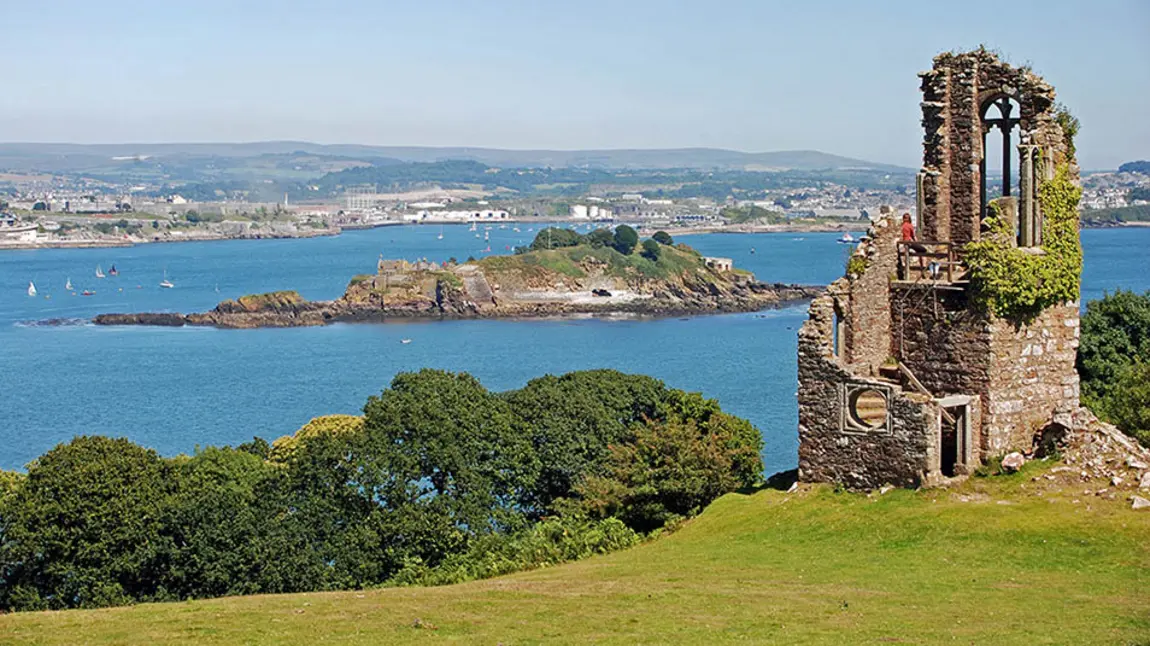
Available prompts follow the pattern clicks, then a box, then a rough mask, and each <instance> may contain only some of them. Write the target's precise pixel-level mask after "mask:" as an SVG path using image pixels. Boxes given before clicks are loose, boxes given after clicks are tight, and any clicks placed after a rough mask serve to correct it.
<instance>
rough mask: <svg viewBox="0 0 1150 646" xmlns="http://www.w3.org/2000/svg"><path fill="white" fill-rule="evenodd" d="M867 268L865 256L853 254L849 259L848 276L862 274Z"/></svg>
mask: <svg viewBox="0 0 1150 646" xmlns="http://www.w3.org/2000/svg"><path fill="white" fill-rule="evenodd" d="M866 268H867V260H866V257H865V256H860V255H858V254H851V257H850V258H848V259H847V276H852V275H853V276H862V275H863V272H865V271H866Z"/></svg>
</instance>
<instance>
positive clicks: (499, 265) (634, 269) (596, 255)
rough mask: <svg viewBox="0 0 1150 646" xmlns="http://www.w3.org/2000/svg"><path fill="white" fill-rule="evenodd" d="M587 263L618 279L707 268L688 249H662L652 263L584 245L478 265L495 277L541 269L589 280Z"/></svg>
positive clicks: (488, 260)
mask: <svg viewBox="0 0 1150 646" xmlns="http://www.w3.org/2000/svg"><path fill="white" fill-rule="evenodd" d="M588 260H590V262H591V263H593V264H595V265H598V266H600V267H602V268H603V273H604V274H606V275H608V276H614V277H618V278H653V279H665V278H671V277H674V276H678V275H679V274H682V273H683V272H685V271H688V270H692V269H704V268H705V267H706V265H705V264H704V262H703V256H702V255H700V254H699V252H697V251H695V250H694V249H691V248H690V247H687V246H685V245H680V246H678V247H669V246H663V247H661V249H660V254H659V258H658V259H657V260H650V259H648V258H645V257H643V256H642V255H641V254H640V253H639V251H638V250H636V251H635V252H634V253H632V254H629V255H623V254H621V253H619V252H618V251H615V250H614V249H612V248H610V247H599V248H594V247H592V246H590V245H585V244H583V245H578V246H574V247H560V248H558V249H546V250H538V251H529V252H527V253H525V254H519V255H514V256H488V257H486V258H483V259H482V260H480V261H479V266H480V267H483V269H484V270H486V271H491V272H493V273H496V274H498V273H500V272H512V273H526V274H534V273H539V271H537V270H536V268H538V269H539V270H549V271H553V272H557V273H560V274H563V275H565V276H570V277H572V278H583V277H585V276H587V272H586V271H584V269H583V267H582V266H581V265H582V264H584V263H586V262H588Z"/></svg>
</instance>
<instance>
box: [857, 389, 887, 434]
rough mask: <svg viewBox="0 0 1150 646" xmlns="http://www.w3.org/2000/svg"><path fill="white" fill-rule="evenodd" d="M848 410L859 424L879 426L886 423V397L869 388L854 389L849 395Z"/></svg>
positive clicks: (870, 426) (869, 427)
mask: <svg viewBox="0 0 1150 646" xmlns="http://www.w3.org/2000/svg"><path fill="white" fill-rule="evenodd" d="M850 412H851V417H852V418H854V422H855V423H856V424H858V425H859V426H865V427H866V428H868V429H874V428H879V427H881V426H883V425H885V424H886V397H884V396H883V394H882V393H880V392H879V391H877V390H872V389H869V388H868V389H866V390H859V391H855V393H854V394H853V395H852V396H851V406H850Z"/></svg>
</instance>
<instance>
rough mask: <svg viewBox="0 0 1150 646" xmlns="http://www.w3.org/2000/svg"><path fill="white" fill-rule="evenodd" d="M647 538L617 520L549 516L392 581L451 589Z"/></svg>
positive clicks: (416, 564) (413, 565)
mask: <svg viewBox="0 0 1150 646" xmlns="http://www.w3.org/2000/svg"><path fill="white" fill-rule="evenodd" d="M641 540H642V537H641V536H640V535H639V534H638V533H636V532H635V531H634V530H633V529H631V528H629V527H627V526H626V525H625V524H623V522H622V521H620V520H619V519H617V518H605V519H602V520H589V519H586V518H579V517H562V518H548V519H545V520H542V521H540V522H538V523H535V524H534V525H532V526H531V527H530V528H528V529H526V530H523V531H521V532H518V533H515V534H511V535H490V536H485V537H483V538H480V539H478V540H476V541H474V542H472V544H471V545H470V547H469V548H468V550H467V551H466V552H461V553H457V554H452V555H450V556H448V557H447V558H446V559H444V561H443V562H442V563H440V564H439V565H437V566H435V567H428V566H427V565H426V564H424V563H423V562H422V561H419V560H412V561H409V562H408V563H406V564H404V568H403V569H402V570H400V571H399V572H398V573H397V574H396V575H395V577H393V578H392V579H391V580H390V581H389V582H388V583H389V584H392V585H449V584H453V583H463V582H464V581H473V580H475V579H485V578H489V577H493V576H499V575H501V574H510V573H512V572H521V571H523V570H533V569H537V568H541V567H547V566H551V565H558V564H560V563H564V562H566V561H575V560H578V559H582V558H587V557H588V556H593V555H595V554H607V553H610V552H615V551H618V550H622V549H626V548H628V547H633V546H635V545H637V544H639V542H640V541H641Z"/></svg>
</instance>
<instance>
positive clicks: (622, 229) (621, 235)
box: [614, 224, 639, 256]
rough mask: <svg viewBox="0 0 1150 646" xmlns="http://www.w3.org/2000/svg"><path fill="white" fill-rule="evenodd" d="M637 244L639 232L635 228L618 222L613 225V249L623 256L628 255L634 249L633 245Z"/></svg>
mask: <svg viewBox="0 0 1150 646" xmlns="http://www.w3.org/2000/svg"><path fill="white" fill-rule="evenodd" d="M638 244H639V233H638V232H637V231H635V229H633V228H631V227H629V226H627V225H626V224H620V225H619V226H617V227H615V242H614V247H615V251H618V252H619V253H621V254H623V255H624V256H627V255H630V254H631V252H632V251H634V250H635V246H636V245H638Z"/></svg>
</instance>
